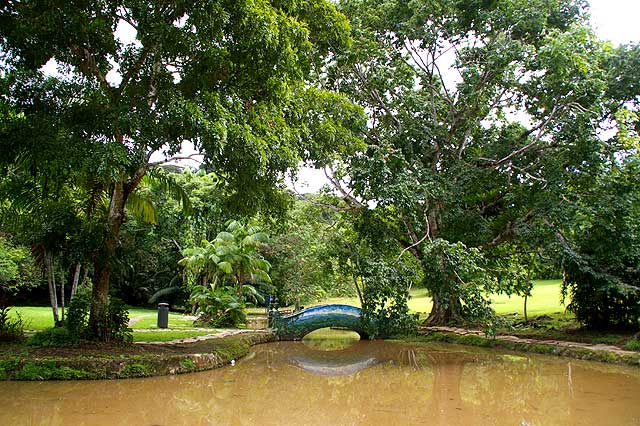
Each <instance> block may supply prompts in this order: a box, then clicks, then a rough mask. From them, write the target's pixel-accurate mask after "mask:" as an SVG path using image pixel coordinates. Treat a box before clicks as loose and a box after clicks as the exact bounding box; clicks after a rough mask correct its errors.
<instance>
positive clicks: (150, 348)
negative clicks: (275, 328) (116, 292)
mask: <svg viewBox="0 0 640 426" xmlns="http://www.w3.org/2000/svg"><path fill="white" fill-rule="evenodd" d="M271 340H273V335H271V334H270V333H266V332H253V333H243V334H241V335H232V336H226V337H222V338H215V339H210V340H203V341H198V342H195V343H191V344H180V345H144V344H135V345H133V344H129V345H109V344H95V343H91V344H87V343H85V344H78V345H71V346H64V347H32V346H28V345H25V344H18V343H12V344H0V380H77V379H115V378H133V377H149V376H157V375H167V374H179V373H188V372H194V371H203V370H209V369H213V368H217V367H220V366H223V365H226V364H228V363H229V362H230V361H231V360H233V359H238V358H241V357H242V356H244V355H246V354H247V353H248V352H249V348H250V347H251V346H252V345H255V344H259V343H264V342H268V341H271Z"/></svg>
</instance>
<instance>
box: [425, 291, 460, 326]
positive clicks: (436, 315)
mask: <svg viewBox="0 0 640 426" xmlns="http://www.w3.org/2000/svg"><path fill="white" fill-rule="evenodd" d="M461 319H462V303H460V299H458V298H457V297H456V296H454V295H450V294H446V295H441V294H439V293H433V307H432V308H431V313H430V314H429V317H428V318H427V321H426V323H427V324H428V325H447V324H450V323H452V322H453V323H455V322H459V321H460V320H461Z"/></svg>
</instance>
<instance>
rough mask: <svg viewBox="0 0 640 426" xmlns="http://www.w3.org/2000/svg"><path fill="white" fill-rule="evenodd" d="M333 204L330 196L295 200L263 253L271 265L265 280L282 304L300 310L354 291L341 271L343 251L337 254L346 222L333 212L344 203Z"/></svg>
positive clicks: (348, 278) (349, 278)
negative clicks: (309, 304)
mask: <svg viewBox="0 0 640 426" xmlns="http://www.w3.org/2000/svg"><path fill="white" fill-rule="evenodd" d="M334 203H339V200H337V199H336V197H335V196H329V195H316V194H307V195H305V196H304V197H299V198H298V199H296V200H295V201H294V203H293V205H292V207H291V209H290V211H289V213H288V215H287V217H286V218H284V220H282V221H280V222H278V226H277V228H276V229H275V230H274V231H273V233H274V235H273V236H272V238H271V242H270V244H269V245H268V246H267V247H265V248H264V249H263V250H262V252H263V253H264V256H265V257H266V259H267V260H268V261H269V263H271V264H272V265H273V266H272V268H271V270H270V276H271V277H272V280H273V285H274V288H275V291H276V295H277V297H278V299H279V300H280V301H281V302H282V303H283V304H284V305H289V304H296V305H297V306H298V307H299V306H300V305H302V304H304V305H306V304H308V303H311V302H314V301H317V300H321V299H323V298H325V297H335V296H348V295H352V294H354V292H355V289H354V288H353V283H352V278H351V276H350V274H349V272H350V271H345V270H343V269H342V268H341V261H342V259H341V255H342V253H339V252H338V251H337V250H336V246H338V245H340V246H342V245H344V244H345V243H346V242H345V239H344V237H343V235H344V233H345V231H346V229H348V228H349V227H350V224H349V222H348V218H347V217H345V215H344V214H343V213H342V212H340V211H337V210H333V209H332V208H340V207H344V205H343V204H338V206H336V205H335V204H334ZM326 206H330V208H327V207H326Z"/></svg>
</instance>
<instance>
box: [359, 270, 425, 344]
mask: <svg viewBox="0 0 640 426" xmlns="http://www.w3.org/2000/svg"><path fill="white" fill-rule="evenodd" d="M362 268H363V270H362V271H361V274H362V279H363V281H364V282H365V291H364V292H363V304H362V319H363V324H364V328H365V331H367V333H368V334H369V336H370V337H371V338H377V337H389V336H394V335H407V334H413V333H415V332H416V330H417V325H418V315H417V314H410V313H409V307H408V306H407V300H408V298H409V285H410V281H409V280H407V278H406V277H407V274H406V272H407V271H402V270H399V268H396V267H393V266H389V265H388V264H386V263H385V262H382V261H377V262H376V261H374V262H367V264H366V265H363V266H362Z"/></svg>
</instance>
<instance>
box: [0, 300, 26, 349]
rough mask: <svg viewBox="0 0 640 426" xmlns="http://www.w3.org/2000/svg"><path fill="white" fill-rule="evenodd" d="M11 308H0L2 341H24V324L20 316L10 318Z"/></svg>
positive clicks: (0, 337)
mask: <svg viewBox="0 0 640 426" xmlns="http://www.w3.org/2000/svg"><path fill="white" fill-rule="evenodd" d="M10 309H11V308H10V307H0V341H2V342H11V341H17V340H22V339H24V322H23V321H22V317H21V316H20V314H18V316H17V317H16V318H9V310H10Z"/></svg>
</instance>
